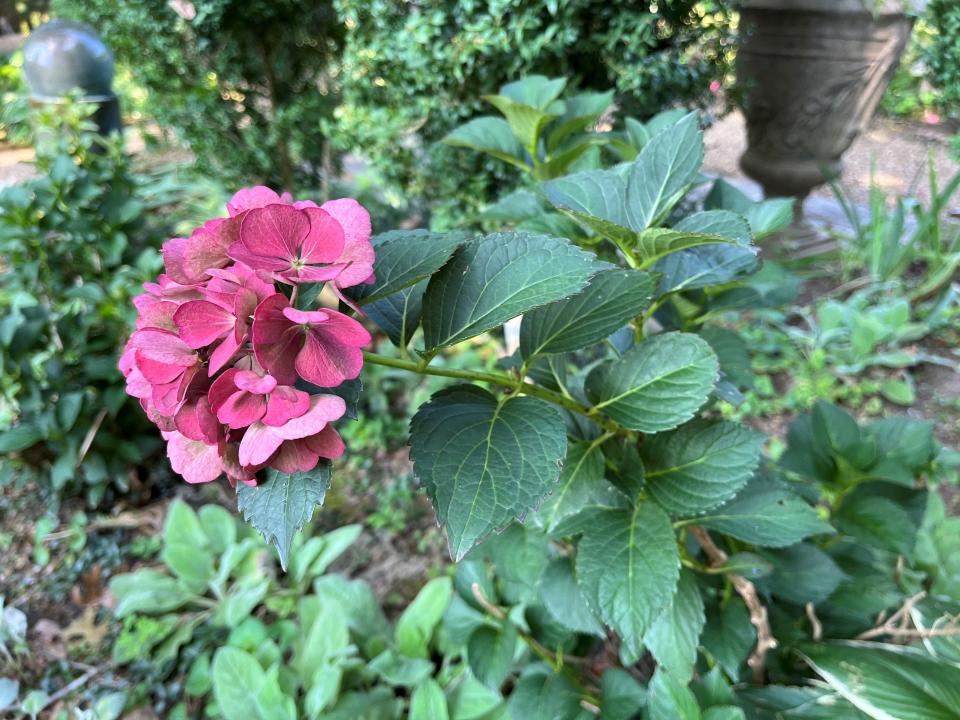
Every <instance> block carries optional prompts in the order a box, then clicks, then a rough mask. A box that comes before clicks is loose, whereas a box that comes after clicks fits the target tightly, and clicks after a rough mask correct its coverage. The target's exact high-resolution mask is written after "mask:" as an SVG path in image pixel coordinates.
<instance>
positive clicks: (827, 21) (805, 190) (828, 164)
mask: <svg viewBox="0 0 960 720" xmlns="http://www.w3.org/2000/svg"><path fill="white" fill-rule="evenodd" d="M875 5H876V3H875V2H874V0H741V2H740V8H741V17H740V32H741V40H740V48H739V50H738V52H737V80H738V84H739V85H740V87H741V88H742V91H743V93H744V95H743V110H744V115H745V116H746V120H747V135H748V148H747V151H746V152H745V153H744V154H743V156H742V157H741V158H740V166H741V167H742V168H743V171H744V172H745V173H746V174H747V175H748V176H750V177H751V178H753V179H754V180H756V181H757V182H759V183H760V184H761V185H762V186H763V189H764V192H765V194H766V195H767V197H777V196H779V197H783V196H794V197H796V198H797V206H796V212H795V220H794V225H793V226H792V227H791V228H790V229H789V230H788V231H787V232H786V233H784V234H783V235H782V236H781V237H780V243H781V245H783V246H784V247H782V250H785V251H787V252H790V253H796V252H798V251H800V252H803V251H804V249H806V250H807V251H809V249H810V245H811V243H816V241H817V234H816V233H815V231H813V229H812V228H810V227H809V226H808V225H807V224H806V223H805V222H804V221H803V216H802V208H803V200H804V198H806V196H807V195H808V194H809V193H810V191H811V190H813V188H815V187H816V186H818V185H820V184H822V183H824V182H826V181H827V180H828V179H830V178H832V177H836V176H837V175H839V173H840V167H841V165H840V161H841V157H842V156H843V153H844V152H846V150H847V149H848V148H849V147H850V145H851V143H852V142H853V141H854V139H855V138H856V136H857V134H858V133H859V132H860V131H861V130H862V129H863V127H864V125H865V124H866V123H867V121H868V120H869V119H870V117H871V116H872V115H873V111H874V110H875V109H876V107H877V103H878V102H879V101H880V98H881V96H882V95H883V92H884V90H885V89H886V87H887V84H888V83H889V81H890V78H891V76H892V74H893V72H894V70H895V69H896V67H897V64H898V62H899V60H900V55H901V53H902V52H903V48H904V45H905V44H906V41H907V38H908V37H909V35H910V29H911V24H912V20H911V19H910V16H909V15H908V14H907V12H906V11H905V5H904V2H903V0H887V1H886V2H883V3H881V4H880V6H879V7H875ZM868 7H870V9H869V10H868V9H867V8H868ZM804 254H806V253H804Z"/></svg>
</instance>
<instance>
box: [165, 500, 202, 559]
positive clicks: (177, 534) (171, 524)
mask: <svg viewBox="0 0 960 720" xmlns="http://www.w3.org/2000/svg"><path fill="white" fill-rule="evenodd" d="M163 542H164V544H169V543H184V544H186V545H191V546H193V547H196V548H204V547H206V545H207V534H206V533H205V532H204V530H203V528H202V527H201V525H200V520H199V518H198V517H197V514H196V513H195V512H194V511H193V508H192V507H190V506H189V505H187V503H185V502H184V501H183V500H182V499H181V498H176V499H175V500H174V501H173V502H172V503H170V508H169V509H168V510H167V517H166V519H165V520H164V522H163Z"/></svg>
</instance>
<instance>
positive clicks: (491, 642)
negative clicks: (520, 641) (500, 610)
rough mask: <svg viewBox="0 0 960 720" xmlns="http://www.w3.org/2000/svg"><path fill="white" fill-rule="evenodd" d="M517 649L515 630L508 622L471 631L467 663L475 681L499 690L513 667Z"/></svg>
mask: <svg viewBox="0 0 960 720" xmlns="http://www.w3.org/2000/svg"><path fill="white" fill-rule="evenodd" d="M516 649H517V629H516V628H515V627H514V626H513V624H512V623H510V622H505V623H503V624H501V625H500V627H497V628H495V627H491V626H489V625H483V626H482V627H479V628H477V629H476V630H474V631H473V634H472V635H471V636H470V640H469V641H468V642H467V661H468V662H469V663H470V669H471V670H472V671H473V674H474V675H475V676H476V678H477V680H479V681H480V682H482V683H483V684H484V685H487V686H489V687H491V688H499V687H500V686H501V685H502V684H503V681H504V680H505V679H506V677H507V674H508V673H509V672H510V668H511V666H512V665H513V654H514V652H516Z"/></svg>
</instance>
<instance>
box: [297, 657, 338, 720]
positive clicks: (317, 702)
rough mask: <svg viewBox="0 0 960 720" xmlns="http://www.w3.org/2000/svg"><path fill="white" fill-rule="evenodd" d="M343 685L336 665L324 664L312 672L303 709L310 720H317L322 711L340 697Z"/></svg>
mask: <svg viewBox="0 0 960 720" xmlns="http://www.w3.org/2000/svg"><path fill="white" fill-rule="evenodd" d="M342 684H343V669H342V668H341V667H339V666H338V665H332V664H329V663H328V664H324V665H320V666H319V667H317V668H316V669H315V670H314V671H313V677H312V678H310V684H309V685H308V686H307V687H309V690H307V694H306V696H305V697H304V698H303V709H304V711H305V712H306V714H307V717H308V718H310V720H319V718H320V717H321V713H322V712H323V711H324V709H326V708H328V707H330V705H332V704H333V703H334V702H336V700H337V696H338V695H340V687H341V685H342Z"/></svg>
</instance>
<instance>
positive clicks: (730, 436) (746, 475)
mask: <svg viewBox="0 0 960 720" xmlns="http://www.w3.org/2000/svg"><path fill="white" fill-rule="evenodd" d="M765 439H766V436H765V435H763V434H762V433H758V432H756V431H754V430H751V429H749V428H747V427H744V426H743V425H738V424H737V423H733V422H726V421H716V420H693V421H692V422H689V423H687V424H686V425H683V426H681V427H679V428H677V429H676V430H673V431H671V432H669V433H663V434H662V435H656V436H654V437H652V438H650V439H649V440H648V441H647V442H645V443H644V444H643V445H641V447H640V456H641V457H642V458H643V464H644V468H645V469H646V478H647V489H648V491H649V493H650V495H651V497H653V499H654V500H656V501H657V502H658V503H659V504H660V505H662V506H663V507H664V508H666V509H667V510H669V511H670V512H671V513H673V514H675V515H693V514H695V513H699V512H703V511H704V510H710V509H711V508H714V507H716V506H717V505H719V504H720V503H722V502H725V501H726V500H729V499H730V498H732V497H733V496H734V495H736V493H737V491H738V490H740V488H742V487H743V486H744V485H745V484H746V483H747V481H748V480H749V479H750V478H751V476H752V475H753V472H754V470H756V469H757V465H758V464H759V463H760V447H761V446H762V445H763V442H764V440H765Z"/></svg>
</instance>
